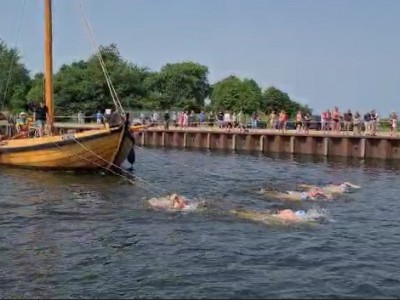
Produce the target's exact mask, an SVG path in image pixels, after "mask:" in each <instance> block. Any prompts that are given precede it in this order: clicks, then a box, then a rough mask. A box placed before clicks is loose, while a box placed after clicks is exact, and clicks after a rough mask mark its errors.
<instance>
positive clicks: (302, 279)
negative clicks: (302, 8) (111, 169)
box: [0, 149, 400, 299]
mask: <svg viewBox="0 0 400 300" xmlns="http://www.w3.org/2000/svg"><path fill="white" fill-rule="evenodd" d="M135 169H136V170H135V172H136V174H137V175H138V176H140V177H141V178H142V179H143V180H144V181H145V182H147V183H148V186H147V187H148V188H149V189H150V190H157V191H160V190H164V191H167V192H177V193H182V194H185V195H187V196H188V197H190V198H193V199H203V200H205V201H207V202H209V204H210V205H209V208H208V210H206V211H202V212H189V213H184V214H182V213H176V212H175V213H165V212H162V211H154V210H152V209H150V208H149V207H148V206H147V205H146V199H148V198H149V196H150V195H149V194H148V193H147V192H146V190H144V189H142V188H141V187H140V186H134V185H129V184H127V183H124V182H122V181H121V180H120V179H119V178H115V177H110V176H101V175H100V176H93V175H89V174H82V175H74V174H69V173H47V172H34V171H26V170H15V169H7V168H1V169H0V176H1V179H2V180H1V181H0V189H1V191H2V195H1V197H0V226H1V229H2V230H1V233H0V251H1V254H2V255H1V256H0V266H1V268H0V297H1V298H65V299H69V298H119V299H123V298H127V299H132V298H163V299H170V298H171V299H172V298H181V299H186V298H196V299H205V298H208V299H209V298H221V299H232V298H282V299H291V298H329V299H332V298H349V299H352V298H354V299H355V298H367V297H368V298H398V297H399V295H400V275H399V272H398V267H399V265H398V262H399V261H400V259H399V258H400V257H399V256H400V255H399V252H398V248H399V246H400V223H399V222H398V195H399V192H400V188H399V187H398V186H397V185H396V184H393V182H396V180H397V178H398V176H399V174H400V171H399V170H400V168H399V165H398V164H396V163H388V162H382V161H380V162H379V161H365V162H360V161H354V160H350V161H348V160H342V159H340V160H328V159H326V158H314V157H296V158H293V157H290V156H287V155H285V156H281V155H274V156H263V155H253V156H250V155H242V154H229V155H227V154H226V153H223V152H219V153H210V152H191V151H176V150H157V149H145V150H142V151H140V152H139V153H138V163H137V165H136V167H135ZM345 180H347V181H354V182H355V183H357V184H359V185H361V186H362V187H363V188H362V190H360V191H358V192H356V193H352V194H348V195H346V196H345V197H343V198H341V199H337V201H335V202H331V203H316V204H311V205H310V204H303V203H300V204H299V203H284V202H278V201H275V199H266V198H265V197H263V196H262V195H259V194H257V193H256V192H255V191H257V190H259V189H260V188H265V187H274V188H278V189H285V190H289V189H294V188H296V185H297V184H299V183H312V184H327V183H330V182H340V181H345ZM233 208H247V209H251V210H265V209H268V208H293V209H298V208H303V209H307V210H308V209H323V211H324V212H326V214H327V215H328V216H329V221H328V222H324V223H321V224H317V225H314V226H279V225H274V226H268V225H265V224H261V223H257V222H250V221H247V220H238V219H236V218H235V217H234V216H232V215H230V214H228V213H227V211H228V210H229V209H233Z"/></svg>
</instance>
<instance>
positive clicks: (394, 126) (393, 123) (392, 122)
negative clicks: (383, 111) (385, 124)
mask: <svg viewBox="0 0 400 300" xmlns="http://www.w3.org/2000/svg"><path fill="white" fill-rule="evenodd" d="M397 118H398V117H397V113H396V112H392V113H391V114H390V117H389V119H390V136H395V135H397Z"/></svg>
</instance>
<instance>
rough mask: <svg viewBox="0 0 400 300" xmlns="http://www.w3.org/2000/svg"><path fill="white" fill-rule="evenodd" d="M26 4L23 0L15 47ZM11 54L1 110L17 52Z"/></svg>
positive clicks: (25, 0)
mask: <svg viewBox="0 0 400 300" xmlns="http://www.w3.org/2000/svg"><path fill="white" fill-rule="evenodd" d="M26 2H27V0H24V3H23V5H22V12H21V16H20V19H19V24H18V30H17V37H16V41H15V47H17V45H18V40H19V34H20V32H21V26H22V19H23V17H24V13H25V6H26ZM13 54H14V55H13V56H12V58H11V62H10V68H9V70H8V78H7V81H6V86H5V89H4V94H3V100H2V103H1V108H2V109H4V105H5V103H6V98H7V91H8V86H9V84H10V81H11V71H12V68H13V66H14V61H15V58H16V57H17V54H18V50H17V49H15V52H14V53H13Z"/></svg>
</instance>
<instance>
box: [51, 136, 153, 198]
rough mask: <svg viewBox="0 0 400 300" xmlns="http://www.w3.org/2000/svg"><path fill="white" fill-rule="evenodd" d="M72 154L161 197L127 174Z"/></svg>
mask: <svg viewBox="0 0 400 300" xmlns="http://www.w3.org/2000/svg"><path fill="white" fill-rule="evenodd" d="M78 143H79V142H78ZM54 144H55V145H56V146H57V147H59V148H61V146H60V145H58V144H57V143H54ZM88 151H89V152H90V153H92V154H95V155H97V154H96V153H94V152H93V151H91V150H88ZM74 156H77V157H78V158H80V159H83V160H85V161H87V162H89V163H91V164H93V165H95V166H98V167H100V168H102V169H104V170H106V171H108V172H110V173H112V174H114V175H117V176H119V177H121V178H123V179H125V180H126V181H128V182H129V183H131V184H133V185H137V186H139V187H141V188H142V189H144V190H146V191H147V192H149V193H150V194H153V195H154V196H156V197H161V195H160V194H158V193H157V192H154V191H152V190H150V189H149V188H147V187H146V186H144V185H141V184H138V183H137V182H135V181H134V180H132V179H130V178H128V177H127V176H124V175H122V174H120V173H118V172H115V171H113V170H111V169H108V168H106V167H104V166H103V165H101V164H99V163H96V162H94V161H92V160H90V159H87V158H86V157H83V156H81V155H79V154H74ZM135 177H136V176H135Z"/></svg>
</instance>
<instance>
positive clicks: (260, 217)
mask: <svg viewBox="0 0 400 300" xmlns="http://www.w3.org/2000/svg"><path fill="white" fill-rule="evenodd" d="M230 212H231V213H233V214H235V215H237V216H239V217H242V218H244V219H250V220H253V221H260V222H264V223H272V222H273V221H274V220H275V221H276V220H278V221H284V222H291V223H293V222H301V221H304V220H305V219H306V212H305V211H304V210H297V211H293V210H291V209H283V210H280V211H277V212H272V211H270V210H267V211H264V212H256V211H247V210H243V211H237V210H231V211H230Z"/></svg>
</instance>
